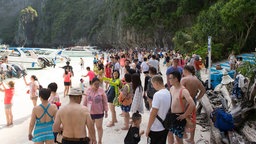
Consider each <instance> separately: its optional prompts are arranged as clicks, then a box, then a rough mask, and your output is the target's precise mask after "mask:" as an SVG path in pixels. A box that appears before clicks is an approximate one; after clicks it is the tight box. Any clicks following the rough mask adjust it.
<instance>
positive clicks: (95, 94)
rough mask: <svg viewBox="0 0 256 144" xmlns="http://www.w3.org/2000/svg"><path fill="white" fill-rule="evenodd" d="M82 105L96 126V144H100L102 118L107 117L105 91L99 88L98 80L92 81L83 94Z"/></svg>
mask: <svg viewBox="0 0 256 144" xmlns="http://www.w3.org/2000/svg"><path fill="white" fill-rule="evenodd" d="M83 105H84V106H87V107H88V109H89V111H90V114H91V118H92V120H93V125H96V129H97V133H98V140H97V141H98V144H102V136H103V128H102V124H103V117H104V116H105V118H107V117H108V102H107V96H106V94H105V91H104V90H103V88H101V87H100V80H99V79H98V78H93V79H92V84H91V87H89V88H88V89H87V90H86V92H85V98H84V101H83Z"/></svg>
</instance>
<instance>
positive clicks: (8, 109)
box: [0, 81, 14, 126]
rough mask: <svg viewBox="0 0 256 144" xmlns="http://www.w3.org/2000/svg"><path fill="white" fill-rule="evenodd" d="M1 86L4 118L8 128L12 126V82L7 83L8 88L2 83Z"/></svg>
mask: <svg viewBox="0 0 256 144" xmlns="http://www.w3.org/2000/svg"><path fill="white" fill-rule="evenodd" d="M1 85H2V86H3V89H1V88H0V91H2V92H4V108H5V116H6V122H7V124H6V126H10V125H12V124H13V115H12V98H13V95H14V82H13V81H9V82H8V87H6V86H5V84H4V83H3V82H2V83H1V84H0V86H1Z"/></svg>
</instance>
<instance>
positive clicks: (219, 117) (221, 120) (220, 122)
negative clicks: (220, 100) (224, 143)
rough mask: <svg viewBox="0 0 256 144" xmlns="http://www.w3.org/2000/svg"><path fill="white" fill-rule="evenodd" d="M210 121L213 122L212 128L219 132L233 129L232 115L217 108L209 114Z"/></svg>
mask: <svg viewBox="0 0 256 144" xmlns="http://www.w3.org/2000/svg"><path fill="white" fill-rule="evenodd" d="M211 119H212V121H213V122H214V126H215V127H216V128H218V129H219V130H220V131H224V132H226V131H230V130H233V129H234V127H235V126H234V120H233V117H232V115H231V114H230V113H227V112H225V110H224V109H221V108H217V109H215V110H214V111H213V112H211Z"/></svg>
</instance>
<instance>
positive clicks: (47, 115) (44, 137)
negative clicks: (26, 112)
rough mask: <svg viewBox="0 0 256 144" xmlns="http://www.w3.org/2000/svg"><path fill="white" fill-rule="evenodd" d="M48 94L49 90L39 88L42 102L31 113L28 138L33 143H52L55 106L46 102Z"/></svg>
mask: <svg viewBox="0 0 256 144" xmlns="http://www.w3.org/2000/svg"><path fill="white" fill-rule="evenodd" d="M50 95H51V90H49V89H45V88H42V89H40V91H39V98H40V100H41V102H42V103H41V104H40V105H39V106H35V107H34V108H33V111H32V114H31V119H30V124H29V132H28V139H29V140H32V141H33V142H35V143H46V144H53V143H54V135H53V130H52V125H53V123H54V118H55V115H56V112H57V107H56V106H55V105H52V104H50V103H49V102H48V98H49V97H50ZM33 131H34V132H33ZM32 132H33V135H32Z"/></svg>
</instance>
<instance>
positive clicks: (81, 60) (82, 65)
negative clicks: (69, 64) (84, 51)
mask: <svg viewBox="0 0 256 144" xmlns="http://www.w3.org/2000/svg"><path fill="white" fill-rule="evenodd" d="M80 67H81V70H84V59H83V58H80Z"/></svg>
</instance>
